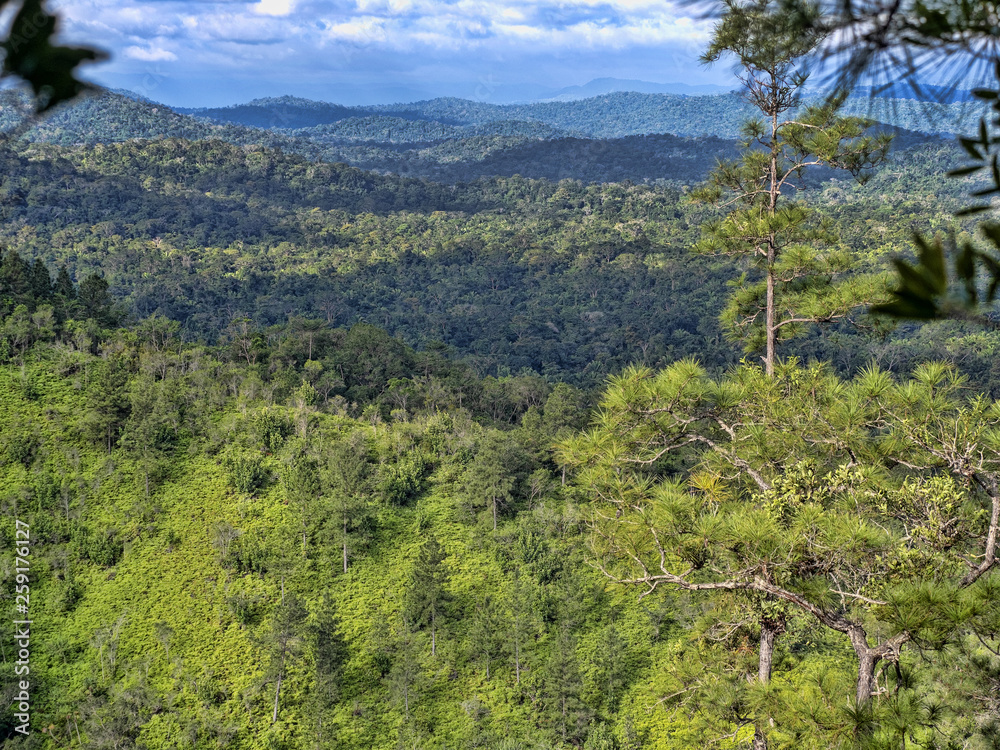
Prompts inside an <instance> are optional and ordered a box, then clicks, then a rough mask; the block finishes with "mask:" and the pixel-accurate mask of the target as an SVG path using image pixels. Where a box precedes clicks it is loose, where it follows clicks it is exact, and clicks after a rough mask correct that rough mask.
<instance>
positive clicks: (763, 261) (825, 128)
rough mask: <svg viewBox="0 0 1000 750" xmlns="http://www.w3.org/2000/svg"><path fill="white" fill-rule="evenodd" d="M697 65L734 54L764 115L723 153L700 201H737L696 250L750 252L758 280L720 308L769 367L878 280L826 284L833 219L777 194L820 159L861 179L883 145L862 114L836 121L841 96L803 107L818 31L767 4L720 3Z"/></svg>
mask: <svg viewBox="0 0 1000 750" xmlns="http://www.w3.org/2000/svg"><path fill="white" fill-rule="evenodd" d="M724 7H725V11H724V14H723V17H722V19H721V21H720V22H719V23H718V24H717V25H716V27H715V30H714V35H713V39H712V42H711V44H710V45H709V48H708V50H707V51H706V52H705V54H704V55H702V60H703V62H706V63H713V62H716V61H718V60H719V59H721V58H722V57H723V56H726V55H732V56H734V57H735V58H736V60H737V62H738V65H739V68H738V72H737V76H738V77H739V79H740V81H741V82H742V83H743V86H744V89H745V91H746V95H747V98H748V99H749V100H750V102H751V103H752V104H753V105H754V106H755V107H756V108H757V109H759V110H760V112H761V114H762V115H763V116H764V117H765V118H766V119H765V120H751V121H749V122H747V123H745V124H744V126H743V135H744V142H743V146H744V151H743V153H742V155H741V157H740V158H739V159H738V160H735V161H720V163H719V165H718V166H717V167H716V169H715V170H714V171H713V172H712V174H711V175H710V177H709V181H708V185H707V187H705V188H704V189H702V190H700V191H698V193H697V194H696V195H697V197H698V198H699V199H701V200H704V201H706V202H709V203H711V204H715V205H719V204H722V205H725V206H735V208H733V210H732V211H731V212H730V213H729V214H728V215H726V216H725V217H724V218H723V219H721V220H715V221H709V222H707V223H706V224H705V225H704V227H703V237H702V240H701V242H700V243H699V244H698V245H697V246H696V248H695V249H696V251H697V252H703V253H723V254H727V255H735V256H742V257H748V258H750V259H751V260H752V261H753V262H754V264H755V265H756V266H757V267H758V268H759V269H760V272H761V274H762V276H763V279H762V280H761V281H760V282H753V283H749V284H748V283H746V278H745V277H744V278H743V279H740V281H739V289H738V291H737V292H736V294H735V295H733V297H732V299H731V300H730V303H729V305H728V306H727V308H726V310H725V311H724V313H723V316H722V320H723V324H724V326H725V327H726V329H727V330H728V332H729V333H730V335H732V336H733V337H734V338H736V339H738V340H742V341H743V342H744V343H745V346H746V348H747V350H748V351H753V350H757V349H759V348H761V346H763V348H764V350H765V354H764V363H765V368H766V371H767V373H768V374H769V375H772V374H773V373H774V366H775V361H776V357H777V354H776V346H777V343H778V341H779V340H782V339H787V338H791V337H792V336H793V335H795V334H796V333H797V332H798V331H800V330H801V329H802V328H803V327H804V326H806V325H808V324H810V323H817V322H823V321H830V320H834V319H836V318H842V317H844V316H845V315H847V314H848V313H849V312H850V311H851V310H853V309H855V308H857V307H858V306H859V305H861V304H863V303H864V302H865V301H866V300H868V299H869V298H870V297H871V296H872V295H873V294H876V293H877V291H878V281H877V279H875V278H865V279H860V278H859V279H854V280H852V282H851V283H840V284H834V283H833V280H834V278H835V277H836V276H837V274H840V273H842V272H843V271H845V270H847V269H848V268H849V267H850V262H849V258H848V256H847V255H846V254H845V253H844V252H839V251H828V252H819V251H817V250H816V247H815V245H816V244H817V243H824V244H827V245H832V244H833V243H834V242H835V239H834V236H833V234H832V232H831V231H830V227H828V226H824V225H822V224H817V223H816V222H815V221H814V220H813V219H812V216H811V212H810V210H809V209H807V208H806V206H805V205H804V204H802V203H801V202H793V201H789V200H788V199H784V200H783V199H782V198H781V196H782V195H783V194H787V193H788V192H789V191H790V190H793V189H797V188H801V187H802V175H803V171H804V170H805V169H807V168H809V167H818V166H827V167H832V168H835V169H844V170H847V171H848V172H850V173H851V174H852V175H854V176H855V177H856V178H859V179H863V174H864V172H865V170H867V169H870V168H872V167H874V166H875V165H877V164H878V163H879V162H881V161H882V160H883V159H884V158H885V156H886V153H887V151H888V147H889V142H890V137H889V136H887V135H879V136H874V137H871V136H865V135H864V133H865V131H866V130H867V129H868V127H869V126H870V125H871V124H872V123H871V121H868V120H864V119H861V118H857V117H840V116H838V115H837V109H838V107H839V105H840V103H841V101H842V100H840V99H835V100H833V101H831V102H827V103H825V104H822V105H819V106H810V107H805V108H804V109H803V110H802V111H801V112H798V113H797V114H795V115H794V116H791V117H790V119H783V117H784V116H786V115H790V114H791V113H793V112H794V111H795V110H797V109H798V108H799V106H800V104H801V92H802V88H803V86H804V85H805V83H806V79H807V75H806V73H805V72H803V69H802V61H803V58H804V57H805V56H806V55H807V54H809V53H810V52H811V51H812V50H813V49H815V48H816V46H817V45H818V44H819V42H820V40H821V37H820V35H819V34H818V33H817V32H816V31H814V30H812V29H804V28H803V25H802V24H801V23H800V22H799V21H798V19H797V18H795V17H790V16H788V15H786V14H785V13H783V12H781V8H780V7H778V6H777V4H776V3H775V2H774V1H773V0H752V2H746V3H744V2H740V0H725V3H724Z"/></svg>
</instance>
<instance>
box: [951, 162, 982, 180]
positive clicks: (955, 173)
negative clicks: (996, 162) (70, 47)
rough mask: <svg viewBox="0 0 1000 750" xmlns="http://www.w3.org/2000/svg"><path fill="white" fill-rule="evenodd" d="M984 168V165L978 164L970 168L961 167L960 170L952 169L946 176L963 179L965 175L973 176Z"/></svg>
mask: <svg viewBox="0 0 1000 750" xmlns="http://www.w3.org/2000/svg"><path fill="white" fill-rule="evenodd" d="M984 166H986V165H985V164H979V165H976V166H972V167H961V168H960V169H953V170H951V171H950V172H948V173H947V174H948V176H949V177H965V175H967V174H974V173H976V172H978V171H979V170H980V169H982V168H983V167H984Z"/></svg>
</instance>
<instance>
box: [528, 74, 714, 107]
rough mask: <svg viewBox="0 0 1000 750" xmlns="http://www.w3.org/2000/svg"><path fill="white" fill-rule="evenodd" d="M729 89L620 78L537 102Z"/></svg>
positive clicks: (601, 80)
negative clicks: (625, 93)
mask: <svg viewBox="0 0 1000 750" xmlns="http://www.w3.org/2000/svg"><path fill="white" fill-rule="evenodd" d="M731 89H732V87H731V86H717V85H714V84H702V85H698V86H692V85H690V84H687V83H651V82H650V81H636V80H630V79H622V78H595V79H594V80H593V81H590V82H589V83H585V84H584V85H583V86H567V87H566V88H562V89H559V90H558V91H557V92H555V93H554V94H553V95H551V96H548V97H544V98H540V99H539V101H563V102H568V101H574V100H576V99H587V98H589V97H592V96H601V95H602V94H613V93H616V92H619V91H634V92H636V93H640V94H680V95H682V96H707V95H711V94H725V93H726V92H728V91H730V90H731Z"/></svg>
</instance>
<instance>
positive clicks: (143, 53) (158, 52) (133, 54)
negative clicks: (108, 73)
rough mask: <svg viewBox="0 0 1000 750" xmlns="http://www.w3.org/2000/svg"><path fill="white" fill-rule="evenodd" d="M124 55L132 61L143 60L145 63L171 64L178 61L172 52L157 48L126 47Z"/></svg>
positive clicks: (123, 51)
mask: <svg viewBox="0 0 1000 750" xmlns="http://www.w3.org/2000/svg"><path fill="white" fill-rule="evenodd" d="M122 54H123V55H124V56H125V57H128V58H131V59H132V60H142V61H143V62H169V61H172V60H176V59H177V55H175V54H174V53H173V52H171V51H170V50H166V49H162V48H156V47H153V48H148V47H136V46H132V47H126V48H125V49H123V50H122Z"/></svg>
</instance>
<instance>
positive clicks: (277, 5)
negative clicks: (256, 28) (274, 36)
mask: <svg viewBox="0 0 1000 750" xmlns="http://www.w3.org/2000/svg"><path fill="white" fill-rule="evenodd" d="M294 8H295V0H260V2H258V3H256V4H254V5H253V10H254V12H255V13H258V14H260V15H263V16H287V15H290V14H291V12H292V11H293V10H294Z"/></svg>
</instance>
